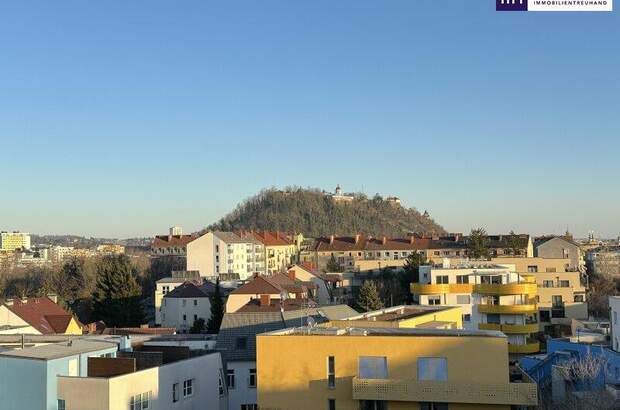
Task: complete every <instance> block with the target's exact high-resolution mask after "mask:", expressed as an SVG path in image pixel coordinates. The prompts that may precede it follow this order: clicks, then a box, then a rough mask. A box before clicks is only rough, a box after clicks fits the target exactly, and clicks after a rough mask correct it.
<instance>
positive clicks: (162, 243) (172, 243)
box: [151, 234, 198, 248]
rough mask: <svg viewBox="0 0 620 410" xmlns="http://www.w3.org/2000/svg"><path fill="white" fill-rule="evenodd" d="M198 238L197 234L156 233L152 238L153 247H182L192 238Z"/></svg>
mask: <svg viewBox="0 0 620 410" xmlns="http://www.w3.org/2000/svg"><path fill="white" fill-rule="evenodd" d="M196 238H198V235H195V234H192V235H157V236H156V237H155V239H154V240H153V245H151V247H153V248H177V247H181V248H182V247H184V246H186V245H187V244H188V243H190V242H191V241H193V240H194V239H196Z"/></svg>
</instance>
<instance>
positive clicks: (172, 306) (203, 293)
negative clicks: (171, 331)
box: [160, 282, 215, 333]
mask: <svg viewBox="0 0 620 410" xmlns="http://www.w3.org/2000/svg"><path fill="white" fill-rule="evenodd" d="M214 290H215V285H214V284H212V283H211V282H205V283H203V284H202V285H200V286H197V285H196V284H194V283H192V282H185V283H183V284H182V285H180V286H178V287H176V288H175V289H173V290H171V291H170V292H167V293H166V294H165V295H164V297H163V300H162V304H161V312H160V317H161V325H162V326H163V327H171V328H175V329H177V331H178V332H179V333H188V332H189V330H190V329H191V327H192V326H193V325H194V323H196V321H197V320H199V319H202V320H204V324H205V325H206V324H207V321H208V320H209V318H210V317H211V302H210V300H209V296H210V295H212V294H213V291H214Z"/></svg>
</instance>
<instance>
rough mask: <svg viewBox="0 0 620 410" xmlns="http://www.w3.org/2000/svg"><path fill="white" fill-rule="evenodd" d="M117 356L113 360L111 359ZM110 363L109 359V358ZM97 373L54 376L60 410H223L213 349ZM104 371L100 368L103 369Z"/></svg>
mask: <svg viewBox="0 0 620 410" xmlns="http://www.w3.org/2000/svg"><path fill="white" fill-rule="evenodd" d="M115 360H118V359H115ZM111 362H113V360H112V359H111ZM116 367H117V366H114V364H113V363H110V364H109V369H108V371H109V372H111V373H112V374H109V375H108V374H103V375H98V377H87V376H80V377H68V376H60V377H58V400H59V403H62V405H63V406H64V407H62V408H63V409H65V410H127V409H129V410H138V409H139V410H142V409H149V410H169V409H182V410H202V409H205V408H209V409H213V410H226V408H227V391H226V386H225V383H224V373H223V370H222V361H221V358H220V354H219V353H212V354H207V355H203V356H198V357H192V358H189V359H185V360H179V361H174V362H172V363H167V364H163V365H160V366H157V367H151V368H147V369H143V370H138V371H128V372H123V373H122V374H114V372H113V370H117V369H116ZM104 370H105V369H104Z"/></svg>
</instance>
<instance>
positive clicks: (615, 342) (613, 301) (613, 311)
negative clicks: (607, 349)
mask: <svg viewBox="0 0 620 410" xmlns="http://www.w3.org/2000/svg"><path fill="white" fill-rule="evenodd" d="M618 316H620V296H610V297H609V321H610V329H611V331H610V335H609V338H610V344H611V348H612V349H613V351H615V352H618V353H620V319H619V318H618Z"/></svg>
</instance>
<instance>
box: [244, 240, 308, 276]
mask: <svg viewBox="0 0 620 410" xmlns="http://www.w3.org/2000/svg"><path fill="white" fill-rule="evenodd" d="M239 235H240V236H241V237H244V238H245V237H252V238H254V239H256V240H257V241H259V242H260V243H261V244H262V245H263V246H264V249H265V270H266V273H278V272H286V268H287V267H288V266H289V265H291V264H293V263H297V259H298V257H297V256H298V253H299V250H300V246H301V244H302V242H303V235H302V234H300V233H295V234H287V233H284V232H279V231H276V232H268V231H261V232H254V231H252V232H245V231H244V232H240V233H239Z"/></svg>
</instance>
